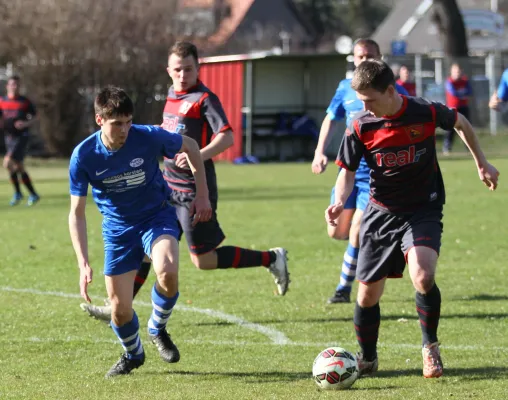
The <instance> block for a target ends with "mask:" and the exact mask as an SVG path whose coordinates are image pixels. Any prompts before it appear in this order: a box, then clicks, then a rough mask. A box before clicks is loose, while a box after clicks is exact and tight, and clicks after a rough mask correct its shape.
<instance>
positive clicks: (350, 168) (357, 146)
mask: <svg viewBox="0 0 508 400" xmlns="http://www.w3.org/2000/svg"><path fill="white" fill-rule="evenodd" d="M364 151H365V146H364V144H363V143H362V142H361V140H360V138H359V136H358V135H357V133H356V120H353V121H352V123H351V124H350V126H349V127H348V128H346V132H345V133H344V136H343V137H342V143H341V145H340V149H339V154H338V155H337V160H336V162H335V163H336V164H337V165H338V166H339V167H341V170H340V172H339V175H338V176H337V181H336V182H335V204H332V205H330V206H329V207H328V208H327V209H326V211H325V219H326V222H327V223H328V224H329V225H332V226H336V225H337V219H338V218H339V216H340V214H341V213H342V211H343V210H344V205H345V204H346V200H347V198H348V197H349V195H350V194H351V192H352V191H353V187H354V184H355V176H356V170H357V169H358V166H359V165H360V160H361V159H362V156H363V153H364Z"/></svg>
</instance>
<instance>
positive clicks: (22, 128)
mask: <svg viewBox="0 0 508 400" xmlns="http://www.w3.org/2000/svg"><path fill="white" fill-rule="evenodd" d="M6 89H7V96H4V97H1V98H0V119H1V121H0V127H2V126H3V131H4V139H5V148H6V151H7V153H6V154H5V157H4V161H3V166H4V168H6V169H7V170H8V171H9V175H10V178H11V183H12V186H13V187H14V196H13V197H12V200H11V201H10V205H11V206H15V205H17V204H19V203H20V202H21V200H23V193H22V192H21V187H20V184H19V178H21V182H23V184H24V185H25V186H26V188H27V189H28V191H29V192H30V195H29V196H28V203H27V204H28V205H29V206H33V205H34V204H35V203H37V202H38V201H39V199H40V197H39V195H38V194H37V192H36V191H35V189H34V186H33V184H32V180H31V179H30V176H29V175H28V173H27V172H26V169H25V165H24V164H23V160H24V159H25V155H26V149H27V146H28V140H29V136H30V134H29V131H28V129H29V128H30V126H32V125H33V123H34V122H35V121H36V116H37V112H36V110H35V106H34V105H33V103H32V102H31V101H30V100H29V99H28V98H26V97H25V96H21V95H20V78H19V76H11V77H10V78H9V79H8V80H7V85H6Z"/></svg>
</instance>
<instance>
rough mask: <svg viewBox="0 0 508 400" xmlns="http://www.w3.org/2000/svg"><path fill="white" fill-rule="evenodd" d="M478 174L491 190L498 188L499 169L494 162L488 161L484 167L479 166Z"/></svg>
mask: <svg viewBox="0 0 508 400" xmlns="http://www.w3.org/2000/svg"><path fill="white" fill-rule="evenodd" d="M478 175H479V176H480V179H481V180H482V181H483V183H484V184H485V186H487V187H488V188H489V190H496V188H497V180H498V177H499V171H498V170H497V169H496V168H495V167H494V166H493V165H492V164H489V163H487V164H486V165H485V166H484V167H480V168H478Z"/></svg>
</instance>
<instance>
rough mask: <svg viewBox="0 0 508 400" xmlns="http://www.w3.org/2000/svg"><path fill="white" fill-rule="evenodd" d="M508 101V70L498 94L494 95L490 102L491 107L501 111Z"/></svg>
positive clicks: (502, 77)
mask: <svg viewBox="0 0 508 400" xmlns="http://www.w3.org/2000/svg"><path fill="white" fill-rule="evenodd" d="M507 101H508V68H507V69H505V70H504V72H503V75H502V76H501V81H500V82H499V86H498V88H497V92H496V93H494V94H493V95H492V97H491V98H490V101H489V107H490V108H492V109H493V110H496V111H500V109H501V104H502V103H506V102H507Z"/></svg>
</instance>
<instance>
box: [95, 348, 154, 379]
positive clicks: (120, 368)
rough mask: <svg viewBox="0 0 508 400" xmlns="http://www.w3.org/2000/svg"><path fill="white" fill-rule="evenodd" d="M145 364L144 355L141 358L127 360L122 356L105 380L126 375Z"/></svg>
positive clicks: (124, 355) (125, 356)
mask: <svg viewBox="0 0 508 400" xmlns="http://www.w3.org/2000/svg"><path fill="white" fill-rule="evenodd" d="M144 363H145V353H143V357H141V358H127V354H125V353H124V354H122V356H121V357H120V360H118V361H117V363H116V364H115V365H113V366H112V367H111V369H110V370H109V371H108V373H107V374H106V376H105V378H106V379H107V378H112V377H114V376H117V375H127V374H130V373H131V371H132V370H133V369H135V368H139V367H141V366H142V365H143V364H144Z"/></svg>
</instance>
